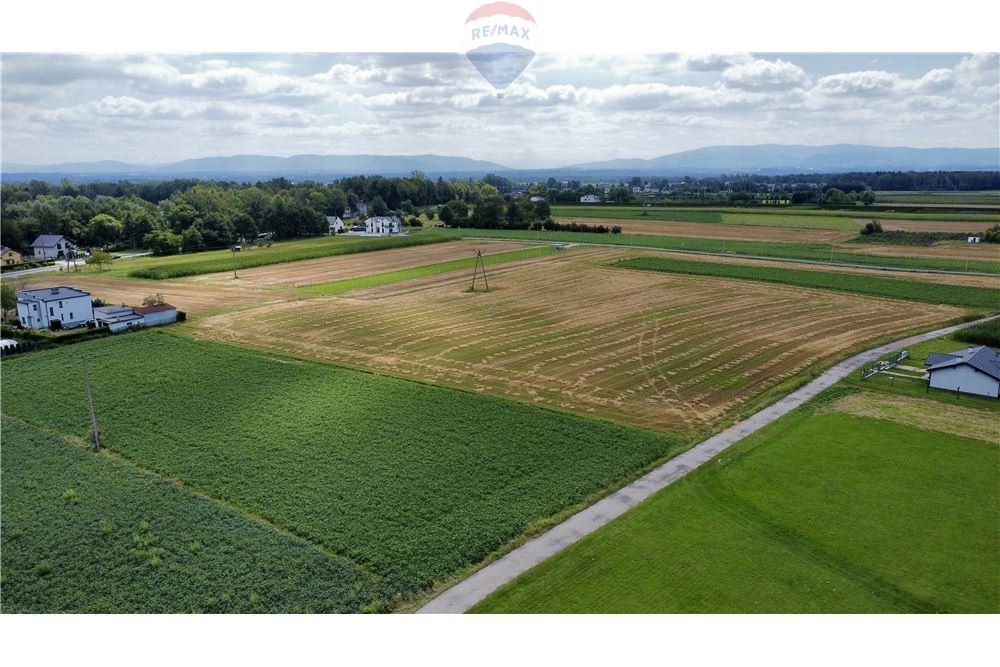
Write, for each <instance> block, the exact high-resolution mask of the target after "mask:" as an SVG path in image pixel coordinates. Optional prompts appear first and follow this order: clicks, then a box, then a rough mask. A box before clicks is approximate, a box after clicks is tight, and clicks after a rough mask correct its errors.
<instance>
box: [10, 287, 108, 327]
mask: <svg viewBox="0 0 1000 667" xmlns="http://www.w3.org/2000/svg"><path fill="white" fill-rule="evenodd" d="M17 319H18V320H20V322H21V326H23V327H27V328H29V329H62V328H73V327H78V326H82V325H84V324H86V323H87V322H90V321H91V320H93V319H94V307H93V305H92V303H91V300H90V292H84V291H83V290H78V289H73V288H72V287H66V286H65V285H61V286H59V287H46V288H43V289H30V290H22V291H20V292H18V293H17Z"/></svg>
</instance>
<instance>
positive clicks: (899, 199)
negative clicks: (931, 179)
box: [875, 190, 1000, 207]
mask: <svg viewBox="0 0 1000 667" xmlns="http://www.w3.org/2000/svg"><path fill="white" fill-rule="evenodd" d="M875 201H876V202H878V203H890V204H958V205H961V204H976V205H984V206H986V205H988V206H996V207H1000V192H997V191H995V190H990V191H977V192H902V191H881V192H876V193H875Z"/></svg>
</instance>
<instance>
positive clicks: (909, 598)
mask: <svg viewBox="0 0 1000 667" xmlns="http://www.w3.org/2000/svg"><path fill="white" fill-rule="evenodd" d="M873 399H874V397H869V399H868V400H873ZM997 453H998V452H997V446H996V445H994V444H989V443H986V442H983V441H980V440H975V439H970V438H965V437H959V436H955V435H951V434H947V433H943V432H940V431H932V430H922V429H920V428H915V427H914V426H911V425H903V424H899V423H895V422H891V421H885V420H880V419H873V418H871V417H864V416H856V415H851V414H846V413H844V412H839V411H836V410H830V411H817V413H816V414H812V410H806V409H800V410H798V411H796V412H794V413H792V414H790V415H788V416H786V417H785V418H783V419H781V420H779V421H778V422H776V423H775V424H772V425H771V426H770V427H767V428H766V429H763V430H762V431H760V432H758V433H756V434H754V435H752V436H750V437H749V438H748V439H747V440H745V441H744V442H742V443H740V444H738V445H736V446H735V447H734V448H733V449H732V450H729V451H728V452H726V453H724V454H722V455H721V456H720V457H719V458H718V459H716V460H715V461H712V462H710V463H708V464H706V465H705V466H703V467H702V468H700V469H698V470H696V471H695V472H693V473H692V474H691V475H690V476H688V477H686V478H684V479H682V480H681V481H680V482H678V483H676V484H674V485H672V486H670V487H668V488H666V489H665V490H664V491H662V492H660V493H659V494H657V495H655V496H653V497H652V498H651V499H649V500H647V501H646V502H644V503H642V504H641V505H639V506H638V507H636V508H635V509H633V510H631V511H630V512H628V513H626V514H625V515H624V516H622V517H621V518H619V519H618V520H616V521H614V522H612V523H611V524H609V525H607V526H605V527H604V528H602V529H600V530H598V531H597V532H595V533H593V534H591V535H590V536H588V537H586V538H584V539H583V540H582V541H580V542H578V543H577V544H575V545H573V546H571V547H569V548H568V549H566V550H565V551H562V552H560V553H559V554H557V555H556V556H554V557H552V558H551V559H549V560H547V561H545V562H544V563H542V564H541V565H539V566H538V567H536V568H534V569H532V570H530V571H529V572H527V573H526V574H524V575H522V576H521V577H520V578H518V579H516V580H514V581H513V582H511V583H510V584H508V585H507V586H505V587H503V588H501V589H500V590H499V591H497V592H496V593H495V594H493V595H492V596H490V597H489V598H487V599H486V600H484V601H483V602H482V603H480V604H479V605H478V606H477V607H476V608H474V611H479V612H504V613H602V612H611V613H614V612H627V613H671V612H679V613H694V612H709V613H742V612H750V613H814V612H823V613H829V612H836V613H866V612H923V613H933V612H972V613H982V612H986V613H997V612H998V611H1000V566H998V564H997V563H998V559H997V556H998V553H1000V487H998V485H997V483H996V481H997V478H998V475H1000V457H998V456H997Z"/></svg>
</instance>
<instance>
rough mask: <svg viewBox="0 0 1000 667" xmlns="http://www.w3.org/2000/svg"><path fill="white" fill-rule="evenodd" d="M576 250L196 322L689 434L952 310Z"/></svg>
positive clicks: (306, 351) (215, 334) (213, 332)
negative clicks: (637, 264) (623, 264)
mask: <svg viewBox="0 0 1000 667" xmlns="http://www.w3.org/2000/svg"><path fill="white" fill-rule="evenodd" d="M627 256H632V254H631V253H625V252H623V251H617V250H596V249H589V250H571V251H567V252H566V253H564V254H559V255H553V256H549V257H546V258H544V259H539V260H535V261H532V262H522V263H519V264H517V265H510V266H504V267H503V268H498V269H497V270H495V271H492V272H491V275H490V286H491V287H492V288H493V291H491V292H489V293H483V292H478V293H470V292H468V291H466V288H467V280H466V278H467V276H466V275H464V272H463V275H461V276H458V275H453V274H446V275H442V276H436V277H434V278H428V279H425V280H421V281H412V282H410V283H398V284H394V285H390V286H386V287H379V288H372V289H368V290H364V291H358V292H352V293H349V294H348V295H347V296H339V297H324V298H316V299H309V300H306V301H298V302H288V303H276V304H272V305H268V306H264V307H261V308H253V309H248V310H244V311H241V312H238V313H234V314H228V315H226V316H224V317H208V318H203V319H201V320H200V321H199V322H197V323H196V324H195V326H194V327H193V331H194V334H195V335H196V336H199V337H204V338H211V339H215V340H221V341H227V342H234V343H238V344H243V345H251V346H255V347H260V348H266V349H273V350H278V351H283V352H288V353H292V354H299V355H305V356H311V357H315V358H320V359H326V360H331V361H335V362H339V363H344V364H348V365H353V366H358V367H363V368H369V369H373V370H376V371H382V372H386V373H390V374H394V375H399V376H403V377H408V378H413V379H417V380H423V381H428V382H433V383H436V384H444V385H449V386H455V387H461V388H465V389H469V390H473V391H480V392H488V393H493V394H498V395H502V396H507V397H511V398H515V399H518V400H522V401H526V402H532V403H535V404H539V405H544V406H549V407H552V408H557V409H563V410H571V411H576V412H581V413H585V414H590V415H594V416H599V417H607V418H611V419H615V420H617V421H621V422H624V423H628V424H633V425H637V426H642V427H651V428H657V429H666V430H673V431H691V430H694V429H698V428H701V427H703V426H705V425H707V424H713V423H717V422H718V421H719V420H721V419H723V418H729V417H733V416H735V414H736V413H738V412H739V411H740V410H741V407H742V406H744V404H746V403H747V402H748V401H750V400H751V399H753V398H754V397H756V396H759V395H760V394H761V393H763V392H764V391H766V390H768V389H770V388H772V387H774V386H775V385H777V384H779V383H781V382H782V381H784V380H788V379H789V378H791V377H792V376H794V375H796V374H798V373H800V372H801V371H804V370H806V369H808V368H809V367H810V366H813V365H815V364H820V363H823V362H824V361H827V360H830V359H831V358H832V357H834V356H837V355H838V354H839V353H841V352H843V351H845V350H847V349H848V348H851V347H854V346H856V345H860V344H864V343H866V342H869V341H872V340H875V339H878V338H884V337H886V336H889V335H892V334H894V333H898V332H901V331H904V330H908V329H911V328H914V327H917V326H922V325H929V324H931V323H935V322H940V321H943V320H948V319H951V318H954V317H957V316H958V315H960V314H961V313H962V311H961V310H959V309H957V308H952V307H949V306H933V305H927V304H918V303H909V302H902V301H893V300H887V299H876V298H867V297H861V296H855V295H851V294H845V293H837V292H831V291H826V290H812V289H803V288H794V287H785V286H779V285H774V284H764V283H755V282H750V281H743V280H728V279H718V278H704V277H699V276H686V275H673V274H655V273H647V272H639V271H628V270H623V269H616V268H613V267H611V266H608V265H607V262H611V261H614V260H616V259H619V258H623V257H627Z"/></svg>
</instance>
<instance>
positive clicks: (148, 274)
mask: <svg viewBox="0 0 1000 667" xmlns="http://www.w3.org/2000/svg"><path fill="white" fill-rule="evenodd" d="M454 238H456V236H455V235H454V234H450V233H448V232H447V231H440V230H433V231H427V232H420V233H416V234H413V235H410V236H396V237H353V236H324V237H318V238H311V239H302V240H298V241H286V242H283V243H275V244H274V245H273V246H271V247H270V248H267V247H250V248H246V249H245V250H243V251H241V252H238V253H235V255H234V254H233V253H232V252H230V251H229V250H210V251H207V252H200V253H193V254H184V255H172V256H169V257H140V258H136V259H130V260H123V261H122V262H121V264H120V265H118V266H115V265H112V268H111V270H112V271H114V272H115V273H117V274H124V275H127V276H128V277H130V278H146V279H151V280H166V279H168V278H181V277H184V276H194V275H200V274H205V273H219V272H223V271H232V270H233V267H234V265H235V267H236V269H237V270H239V269H249V268H252V267H257V266H267V265H269V264H282V263H285V262H295V261H299V260H304V259H315V258H317V257H331V256H334V255H348V254H352V253H360V252H371V251H375V250H387V249H390V248H404V247H409V246H417V245H425V244H428V243H440V242H442V241H449V240H451V239H454Z"/></svg>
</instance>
